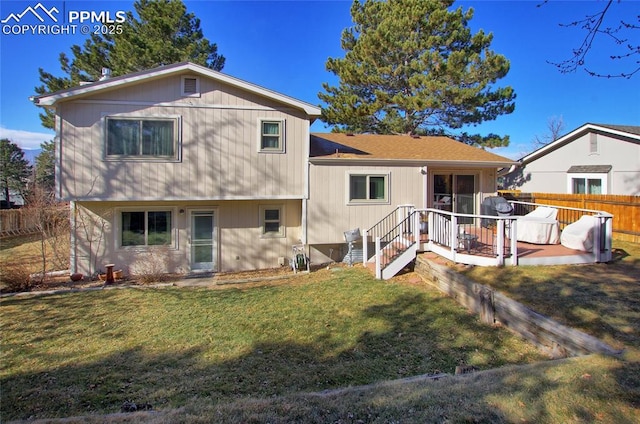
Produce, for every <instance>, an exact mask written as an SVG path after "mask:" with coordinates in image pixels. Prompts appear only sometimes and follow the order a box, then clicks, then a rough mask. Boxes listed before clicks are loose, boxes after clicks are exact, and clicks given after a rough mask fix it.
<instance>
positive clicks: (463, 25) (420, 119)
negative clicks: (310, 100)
mask: <svg viewBox="0 0 640 424" xmlns="http://www.w3.org/2000/svg"><path fill="white" fill-rule="evenodd" d="M452 4H453V0H438V1H436V0H429V1H425V0H387V1H376V0H365V1H364V2H363V3H360V2H359V1H358V0H356V1H354V3H353V5H352V7H351V15H352V19H353V22H354V24H355V25H354V26H353V27H351V28H347V29H345V30H344V31H343V33H342V48H343V50H345V56H344V58H329V59H328V60H327V63H326V67H327V70H329V71H330V72H332V73H334V74H335V75H337V76H338V77H339V85H338V86H337V87H336V86H331V85H329V84H328V83H325V84H323V88H324V90H325V92H321V93H319V97H320V99H321V100H322V101H324V102H325V103H326V107H324V108H323V110H322V118H323V120H324V121H325V122H326V123H328V124H332V125H336V126H337V130H342V131H350V132H372V133H380V134H391V133H396V134H415V133H432V132H436V133H441V132H442V131H443V130H444V129H445V128H446V129H453V130H458V129H460V128H462V127H465V126H469V125H472V126H473V125H477V124H480V123H482V122H484V121H487V120H493V119H495V118H497V117H498V116H500V115H502V114H508V113H511V112H513V110H514V107H515V104H514V99H515V93H514V91H513V89H512V88H511V87H497V88H495V87H493V85H494V84H495V83H496V81H497V80H499V79H500V78H503V77H504V76H506V75H507V73H508V71H509V61H508V60H507V59H506V58H505V57H504V56H502V55H499V54H496V53H494V52H493V51H492V50H491V49H490V44H491V41H492V39H493V36H492V34H485V33H484V32H483V31H482V30H480V31H478V32H477V33H475V34H472V33H471V30H470V28H469V27H468V21H469V20H470V19H471V18H472V17H473V9H469V10H467V11H466V12H465V11H463V10H462V8H458V9H456V10H452V11H451V10H449V7H450V6H451V5H452ZM461 138H462V139H464V140H463V141H464V142H467V143H469V144H478V145H484V146H491V147H494V146H497V145H507V144H508V137H499V136H496V135H495V134H491V135H490V136H487V137H480V136H478V135H469V134H466V133H463V134H462V135H461Z"/></svg>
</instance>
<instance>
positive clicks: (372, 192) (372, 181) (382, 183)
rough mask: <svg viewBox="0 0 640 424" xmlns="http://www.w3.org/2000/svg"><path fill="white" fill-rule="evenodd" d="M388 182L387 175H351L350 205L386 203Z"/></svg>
mask: <svg viewBox="0 0 640 424" xmlns="http://www.w3.org/2000/svg"><path fill="white" fill-rule="evenodd" d="M387 180H388V176H387V175H368V174H350V175H349V203H386V202H387V201H388V191H389V188H388V181H387Z"/></svg>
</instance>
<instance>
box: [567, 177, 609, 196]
mask: <svg viewBox="0 0 640 424" xmlns="http://www.w3.org/2000/svg"><path fill="white" fill-rule="evenodd" d="M571 193H572V194H604V193H603V192H602V179H601V178H582V177H580V178H576V177H573V178H571Z"/></svg>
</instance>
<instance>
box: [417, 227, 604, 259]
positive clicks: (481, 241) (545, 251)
mask: <svg viewBox="0 0 640 424" xmlns="http://www.w3.org/2000/svg"><path fill="white" fill-rule="evenodd" d="M467 234H471V235H472V236H473V237H471V238H470V239H469V240H468V241H464V242H461V243H460V244H459V245H458V247H457V249H456V252H458V253H460V254H467V255H472V256H477V257H481V258H494V257H496V256H497V251H496V246H497V243H496V239H497V237H496V235H495V234H493V232H490V231H488V230H486V229H483V228H472V229H469V230H468V231H467ZM476 237H477V238H476ZM428 241H429V238H428V235H426V234H422V235H421V242H422V243H423V245H426V243H427V242H428ZM510 244H511V240H510V239H509V238H506V237H505V240H504V254H505V257H506V258H508V261H509V262H511V261H512V260H513V259H512V258H511V254H510ZM442 247H443V248H448V247H446V246H442ZM517 249H518V250H517V252H518V264H519V265H560V264H577V263H592V262H593V259H592V258H593V254H592V253H590V252H583V251H579V250H573V249H569V248H566V247H564V246H563V245H561V244H533V243H525V242H517ZM425 250H428V249H425Z"/></svg>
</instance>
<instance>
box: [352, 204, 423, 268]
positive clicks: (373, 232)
mask: <svg viewBox="0 0 640 424" xmlns="http://www.w3.org/2000/svg"><path fill="white" fill-rule="evenodd" d="M418 218H419V216H418V214H417V213H416V212H415V210H414V208H413V206H408V205H407V206H399V207H398V208H397V209H396V210H395V211H393V212H392V213H390V214H389V215H387V216H386V217H385V218H383V219H382V220H381V221H379V222H378V223H377V224H376V225H374V226H373V227H371V228H370V229H368V230H366V231H365V233H364V236H363V241H364V243H363V247H364V249H363V250H364V252H363V254H364V258H366V262H365V265H367V266H371V265H373V266H374V269H375V275H376V278H380V279H384V280H388V279H389V278H391V277H393V276H394V275H396V274H397V273H398V272H400V271H401V270H402V269H404V268H405V267H406V266H407V265H408V264H409V263H410V262H411V261H413V260H414V259H415V258H416V255H417V253H418V245H419V241H420V234H419V221H418ZM369 238H371V239H373V240H374V241H375V246H376V247H375V249H374V254H373V256H371V257H369V255H368V252H367V249H366V245H367V241H368V240H369Z"/></svg>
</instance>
